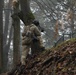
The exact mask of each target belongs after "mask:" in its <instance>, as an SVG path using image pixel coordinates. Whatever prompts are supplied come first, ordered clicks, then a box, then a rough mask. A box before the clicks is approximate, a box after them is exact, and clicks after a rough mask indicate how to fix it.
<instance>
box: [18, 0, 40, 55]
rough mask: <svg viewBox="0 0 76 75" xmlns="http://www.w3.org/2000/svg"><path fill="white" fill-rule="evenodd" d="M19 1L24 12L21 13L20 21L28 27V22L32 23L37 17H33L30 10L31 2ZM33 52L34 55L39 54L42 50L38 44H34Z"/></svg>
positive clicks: (27, 0) (26, 0)
mask: <svg viewBox="0 0 76 75" xmlns="http://www.w3.org/2000/svg"><path fill="white" fill-rule="evenodd" d="M19 1H20V5H21V12H22V13H20V15H19V16H20V19H21V20H22V21H23V22H24V24H25V25H27V24H28V21H29V22H30V21H33V20H34V19H35V17H34V16H33V14H32V12H31V10H30V5H29V1H30V0H19ZM29 24H30V23H29ZM29 24H28V25H29ZM31 50H32V54H35V53H37V52H39V50H40V48H39V46H38V43H32V46H31Z"/></svg>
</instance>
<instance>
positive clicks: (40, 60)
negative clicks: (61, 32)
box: [17, 39, 76, 75]
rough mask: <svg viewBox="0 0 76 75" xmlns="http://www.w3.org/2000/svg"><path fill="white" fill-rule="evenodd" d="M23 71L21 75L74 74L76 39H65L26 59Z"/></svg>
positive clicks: (75, 74) (75, 66) (75, 71)
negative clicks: (53, 46)
mask: <svg viewBox="0 0 76 75" xmlns="http://www.w3.org/2000/svg"><path fill="white" fill-rule="evenodd" d="M23 73H24V74H22V75H76V39H71V40H68V41H65V42H63V43H62V44H60V45H58V46H56V47H55V48H51V49H48V50H46V51H44V52H43V53H41V54H40V55H34V56H32V57H31V58H29V59H27V63H26V67H25V69H24V70H23ZM17 75H18V74H17Z"/></svg>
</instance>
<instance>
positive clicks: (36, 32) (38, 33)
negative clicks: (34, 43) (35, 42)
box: [34, 26, 41, 36]
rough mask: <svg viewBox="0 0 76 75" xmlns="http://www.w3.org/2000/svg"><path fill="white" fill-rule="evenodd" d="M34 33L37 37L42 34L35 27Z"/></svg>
mask: <svg viewBox="0 0 76 75" xmlns="http://www.w3.org/2000/svg"><path fill="white" fill-rule="evenodd" d="M34 32H35V35H36V36H41V32H40V30H39V29H38V27H36V26H35V29H34Z"/></svg>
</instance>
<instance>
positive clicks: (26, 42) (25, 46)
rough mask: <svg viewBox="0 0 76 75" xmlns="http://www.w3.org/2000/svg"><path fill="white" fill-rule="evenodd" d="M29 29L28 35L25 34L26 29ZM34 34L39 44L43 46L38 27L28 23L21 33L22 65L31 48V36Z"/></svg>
mask: <svg viewBox="0 0 76 75" xmlns="http://www.w3.org/2000/svg"><path fill="white" fill-rule="evenodd" d="M28 30H29V32H30V31H31V32H30V33H29V35H27V31H28ZM34 35H35V36H36V38H37V39H38V41H39V46H40V47H43V43H42V40H41V32H40V30H39V29H38V27H37V26H36V25H34V24H30V25H28V26H25V27H24V31H23V33H22V57H21V62H22V64H23V65H25V59H26V57H27V55H28V53H29V50H30V48H31V44H32V42H33V41H32V40H33V36H34Z"/></svg>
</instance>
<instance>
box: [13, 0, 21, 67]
mask: <svg viewBox="0 0 76 75" xmlns="http://www.w3.org/2000/svg"><path fill="white" fill-rule="evenodd" d="M13 2H15V1H13ZM17 3H18V1H17ZM13 11H14V14H15V13H18V11H19V4H18V5H17V6H16V5H13ZM13 28H14V36H13V64H14V66H16V65H17V64H18V63H19V62H20V20H19V18H18V16H16V15H15V16H14V17H13Z"/></svg>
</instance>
